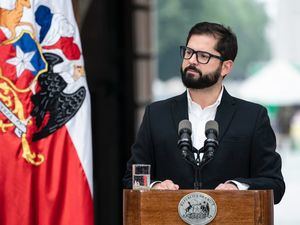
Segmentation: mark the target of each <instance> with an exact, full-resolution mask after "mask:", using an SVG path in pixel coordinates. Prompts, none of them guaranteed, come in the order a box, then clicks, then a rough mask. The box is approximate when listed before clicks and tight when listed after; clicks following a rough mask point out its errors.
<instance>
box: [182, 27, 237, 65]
mask: <svg viewBox="0 0 300 225" xmlns="http://www.w3.org/2000/svg"><path fill="white" fill-rule="evenodd" d="M202 34H204V35H211V36H213V37H214V38H216V39H217V40H218V42H217V45H216V46H215V49H216V50H217V51H218V52H220V53H221V56H222V57H223V58H224V59H225V60H232V61H234V59H235V57H236V54H237V51H238V44H237V39H236V35H235V34H234V33H233V32H232V30H231V29H230V27H227V28H226V27H224V26H223V25H221V24H217V23H209V22H201V23H197V24H195V25H194V26H193V27H192V28H191V30H190V31H189V35H188V37H187V40H186V45H187V44H188V42H189V40H190V38H191V36H192V35H202Z"/></svg>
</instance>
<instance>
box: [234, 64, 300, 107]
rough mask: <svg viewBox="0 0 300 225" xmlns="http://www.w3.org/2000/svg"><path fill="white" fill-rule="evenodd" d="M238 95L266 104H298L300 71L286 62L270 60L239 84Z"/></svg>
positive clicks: (299, 100) (299, 97)
mask: <svg viewBox="0 0 300 225" xmlns="http://www.w3.org/2000/svg"><path fill="white" fill-rule="evenodd" d="M239 95H240V96H241V97H242V98H244V99H246V100H249V101H254V102H257V103H261V104H266V105H278V106H287V105H296V104H298V105H299V104H300V72H298V71H297V70H296V69H295V68H294V67H293V66H292V65H290V64H289V63H288V62H285V61H282V60H274V61H271V62H270V63H268V64H267V65H266V66H265V67H264V68H263V69H261V70H260V71H258V72H257V73H256V74H254V75H253V76H251V77H250V78H248V79H246V80H245V81H244V82H243V83H242V84H241V86H240V88H239Z"/></svg>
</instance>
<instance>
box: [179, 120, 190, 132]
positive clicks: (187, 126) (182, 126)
mask: <svg viewBox="0 0 300 225" xmlns="http://www.w3.org/2000/svg"><path fill="white" fill-rule="evenodd" d="M183 130H186V132H189V133H190V134H191V133H192V124H191V122H190V121H189V120H181V121H180V123H179V125H178V135H180V134H181V132H182V131H183Z"/></svg>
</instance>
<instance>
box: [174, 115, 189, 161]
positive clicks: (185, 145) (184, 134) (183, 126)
mask: <svg viewBox="0 0 300 225" xmlns="http://www.w3.org/2000/svg"><path fill="white" fill-rule="evenodd" d="M191 134H192V124H191V122H190V121H189V120H181V121H180V123H179V125H178V136H179V140H178V142H177V147H178V148H179V149H180V150H181V152H182V155H183V157H184V158H187V157H188V156H189V154H188V151H191V150H192V140H191Z"/></svg>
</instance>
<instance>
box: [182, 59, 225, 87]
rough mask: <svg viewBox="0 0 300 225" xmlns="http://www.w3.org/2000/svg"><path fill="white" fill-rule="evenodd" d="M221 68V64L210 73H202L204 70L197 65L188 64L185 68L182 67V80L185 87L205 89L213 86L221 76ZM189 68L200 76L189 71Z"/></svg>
mask: <svg viewBox="0 0 300 225" xmlns="http://www.w3.org/2000/svg"><path fill="white" fill-rule="evenodd" d="M221 69H222V66H221V65H220V66H219V67H218V68H217V69H216V70H215V71H214V72H211V73H208V74H204V75H203V74H202V72H201V71H200V70H199V69H197V68H196V67H195V66H192V65H190V66H187V67H186V68H185V69H184V70H182V68H181V69H180V72H181V80H182V82H183V84H184V86H185V87H187V88H191V89H204V88H208V87H211V86H213V85H214V84H215V83H217V82H218V80H219V79H220V77H221ZM188 70H193V71H194V72H197V73H198V75H199V77H198V78H195V77H193V75H191V74H189V73H188Z"/></svg>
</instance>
